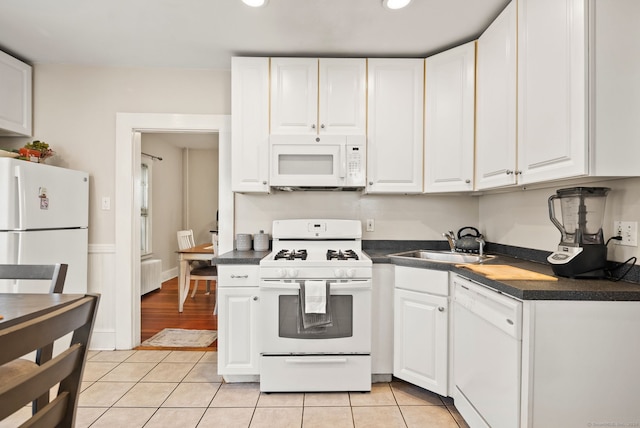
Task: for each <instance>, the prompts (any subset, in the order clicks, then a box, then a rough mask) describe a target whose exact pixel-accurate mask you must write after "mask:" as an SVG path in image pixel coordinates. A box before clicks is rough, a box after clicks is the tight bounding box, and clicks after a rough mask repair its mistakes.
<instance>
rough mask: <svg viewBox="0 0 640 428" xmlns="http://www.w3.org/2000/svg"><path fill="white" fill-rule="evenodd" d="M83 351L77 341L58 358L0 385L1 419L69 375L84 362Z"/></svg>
mask: <svg viewBox="0 0 640 428" xmlns="http://www.w3.org/2000/svg"><path fill="white" fill-rule="evenodd" d="M83 351H84V349H83V346H82V345H80V344H79V343H77V344H75V345H73V346H72V347H71V348H69V349H67V350H66V351H64V352H62V353H61V354H60V355H59V356H57V357H56V358H54V359H52V360H50V361H48V362H47V363H45V364H43V365H42V366H39V367H37V368H35V369H33V370H31V371H30V372H28V373H25V374H22V375H20V376H16V377H15V378H13V379H11V380H9V381H8V382H7V383H6V384H5V385H3V386H2V387H0V403H2V408H0V419H2V418H6V417H7V416H9V415H11V414H13V413H14V412H16V411H17V410H18V409H20V408H22V407H24V405H25V400H26V402H29V401H33V400H34V399H36V398H38V397H39V396H40V395H42V394H43V393H45V392H47V391H49V390H50V389H51V388H52V387H53V386H55V385H57V384H58V383H59V382H60V381H62V380H63V379H64V378H66V377H67V376H69V375H70V374H71V373H72V372H73V370H75V368H76V367H77V366H78V365H79V364H81V363H82V355H83ZM42 410H44V409H42Z"/></svg>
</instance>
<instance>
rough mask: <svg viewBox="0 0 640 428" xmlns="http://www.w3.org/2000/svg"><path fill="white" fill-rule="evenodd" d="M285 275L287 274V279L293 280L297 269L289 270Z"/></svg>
mask: <svg viewBox="0 0 640 428" xmlns="http://www.w3.org/2000/svg"><path fill="white" fill-rule="evenodd" d="M287 273H288V274H289V278H295V277H296V276H298V269H289V270H288V271H287Z"/></svg>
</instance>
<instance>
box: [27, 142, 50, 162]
mask: <svg viewBox="0 0 640 428" xmlns="http://www.w3.org/2000/svg"><path fill="white" fill-rule="evenodd" d="M18 153H19V154H20V158H21V159H25V160H28V161H31V162H41V163H43V162H44V160H45V159H47V158H49V157H51V156H53V155H54V154H55V152H54V151H53V150H51V149H50V148H49V145H48V144H47V143H45V142H44V141H38V140H36V141H34V142H32V143H27V144H25V145H24V147H22V148H21V149H19V150H18Z"/></svg>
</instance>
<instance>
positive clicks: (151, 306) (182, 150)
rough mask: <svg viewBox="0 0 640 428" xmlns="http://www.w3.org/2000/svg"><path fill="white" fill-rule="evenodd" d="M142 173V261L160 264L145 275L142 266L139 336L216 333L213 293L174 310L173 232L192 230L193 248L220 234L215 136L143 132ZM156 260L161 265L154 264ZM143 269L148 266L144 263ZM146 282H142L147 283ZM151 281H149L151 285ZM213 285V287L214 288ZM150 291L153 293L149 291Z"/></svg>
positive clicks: (202, 293) (202, 292)
mask: <svg viewBox="0 0 640 428" xmlns="http://www.w3.org/2000/svg"><path fill="white" fill-rule="evenodd" d="M140 134H141V140H140V141H141V151H142V161H141V162H142V170H141V171H142V174H141V177H142V179H141V189H140V191H141V195H142V197H141V201H142V209H141V212H140V224H141V229H140V234H141V236H140V247H141V255H142V259H143V260H151V259H153V260H156V261H157V262H154V263H153V264H154V265H155V266H158V269H159V266H162V268H161V270H162V287H161V289H159V290H158V289H157V288H156V287H157V286H158V285H159V282H156V279H155V278H157V274H156V276H155V278H154V275H151V276H150V275H149V274H147V275H145V269H144V268H145V264H144V263H143V265H142V273H143V274H142V278H141V282H142V284H141V289H142V292H141V294H142V293H146V294H143V295H142V296H141V306H140V307H141V318H140V323H141V337H140V341H141V342H144V341H145V340H146V339H149V338H150V337H151V336H153V335H154V334H157V333H159V332H160V331H161V330H163V329H164V328H181V329H192V330H217V323H216V318H217V317H216V316H215V315H214V314H213V312H214V306H215V296H216V294H215V292H213V293H211V294H206V293H205V288H204V287H200V288H199V290H198V291H199V292H198V293H197V294H196V295H195V296H193V298H191V299H187V300H186V302H185V311H184V312H181V313H178V312H177V311H176V308H177V301H178V292H177V291H178V286H177V284H178V279H177V275H178V260H177V257H176V250H177V242H176V231H178V230H192V231H193V235H194V240H195V243H196V244H198V245H199V244H206V243H211V240H212V233H211V232H212V231H217V230H218V221H217V212H218V182H219V178H218V169H219V164H220V163H219V138H218V137H219V135H218V134H217V133H196V132H188V133H185V132H141V133H140ZM158 262H159V263H158ZM146 266H149V264H147V265H146ZM145 279H146V281H145ZM149 279H151V283H149ZM212 285H213V284H212ZM150 291H151V292H150Z"/></svg>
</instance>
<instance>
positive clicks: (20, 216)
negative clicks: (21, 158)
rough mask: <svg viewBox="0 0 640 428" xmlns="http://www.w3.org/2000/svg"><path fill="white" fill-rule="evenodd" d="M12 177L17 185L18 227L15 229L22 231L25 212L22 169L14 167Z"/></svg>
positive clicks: (17, 166)
mask: <svg viewBox="0 0 640 428" xmlns="http://www.w3.org/2000/svg"><path fill="white" fill-rule="evenodd" d="M14 175H15V177H16V182H17V184H18V194H17V197H18V227H17V228H16V229H18V230H22V225H23V224H24V219H23V217H24V214H25V213H26V212H27V211H26V206H25V204H26V200H25V199H26V196H25V194H24V193H25V192H24V191H23V190H24V189H23V187H24V177H23V176H22V168H20V166H19V165H16V167H15V172H14Z"/></svg>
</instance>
